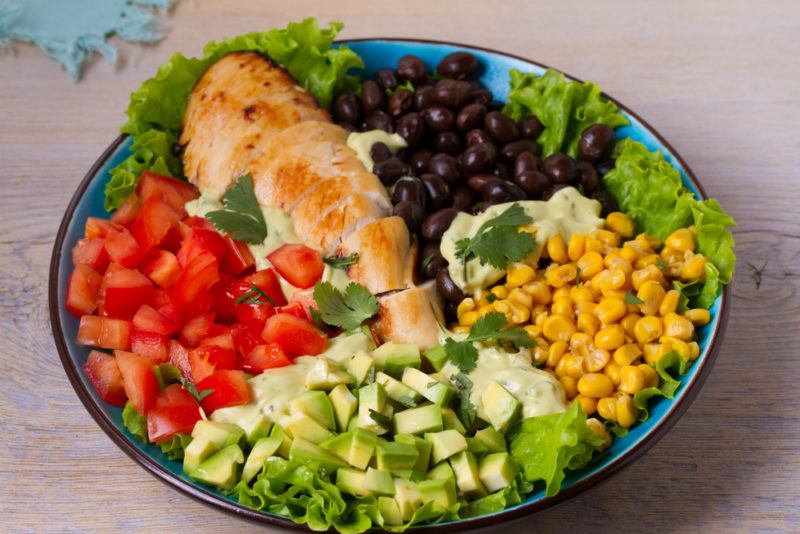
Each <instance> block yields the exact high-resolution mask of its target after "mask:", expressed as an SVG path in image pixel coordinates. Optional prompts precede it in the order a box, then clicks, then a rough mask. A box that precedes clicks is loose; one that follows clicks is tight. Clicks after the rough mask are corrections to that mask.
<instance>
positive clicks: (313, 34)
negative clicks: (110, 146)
mask: <svg viewBox="0 0 800 534" xmlns="http://www.w3.org/2000/svg"><path fill="white" fill-rule="evenodd" d="M340 29H341V25H339V24H331V26H330V27H329V28H328V29H321V28H320V27H319V26H318V25H317V23H316V21H315V20H313V19H307V20H305V21H303V22H301V23H293V24H290V25H289V26H288V28H286V29H275V30H271V31H269V32H265V33H252V34H247V35H244V36H240V37H236V38H234V39H229V40H225V41H222V42H218V43H209V44H208V45H207V46H206V47H205V49H204V53H203V56H202V57H200V58H186V57H184V56H182V55H180V54H176V55H175V56H173V57H172V58H171V59H170V60H169V61H168V62H167V63H166V64H164V65H163V66H162V67H161V68H160V69H159V71H158V73H157V74H156V76H154V77H153V78H151V79H150V80H147V81H146V82H144V83H143V84H142V86H141V87H140V88H139V89H138V90H137V91H136V92H134V93H133V95H132V97H131V103H130V106H129V108H128V112H127V113H128V121H127V122H126V124H125V125H124V126H123V127H122V131H123V132H125V133H127V134H130V135H131V136H132V137H133V144H132V146H131V154H130V156H129V157H128V158H127V159H126V160H125V161H124V162H123V163H122V164H120V165H119V166H117V167H115V168H114V169H112V170H111V178H110V180H109V182H108V184H107V186H106V197H105V206H106V209H107V210H108V211H109V212H110V213H111V215H110V218H108V219H103V218H97V217H90V218H89V219H88V220H87V222H86V228H85V235H84V238H83V239H81V240H79V242H78V243H77V244H76V245H75V247H74V249H73V253H72V256H73V263H74V265H75V267H74V270H73V272H72V274H71V276H70V279H69V283H68V288H67V295H66V302H65V305H66V308H67V310H68V311H69V312H70V313H71V314H73V315H74V316H76V317H78V318H80V326H79V330H78V335H77V341H78V343H80V344H82V345H85V346H86V347H89V348H91V350H90V352H88V356H87V359H86V363H85V365H84V366H83V370H84V372H85V374H86V376H87V378H88V379H89V381H90V382H91V383H92V384H93V386H94V387H95V389H96V391H97V393H98V395H99V396H100V397H101V398H102V399H103V400H104V401H106V402H108V403H110V404H112V405H115V406H119V407H120V408H122V419H123V422H124V424H125V426H126V428H127V429H128V431H129V432H130V433H131V435H133V436H134V437H135V438H136V439H140V440H142V441H143V442H146V443H154V444H157V445H158V446H159V447H160V448H161V450H162V451H163V453H164V454H165V455H167V457H168V458H169V459H170V460H172V461H175V462H182V466H183V470H184V472H185V473H186V474H187V475H188V476H189V477H191V478H192V479H194V480H195V481H197V482H198V483H201V484H204V485H207V486H210V487H214V488H216V489H218V490H219V491H221V492H223V493H225V494H226V495H229V496H231V497H232V498H234V499H237V500H238V501H239V502H241V503H242V504H244V505H246V506H248V507H251V508H254V509H258V510H264V511H266V512H269V513H272V514H276V515H280V516H283V517H287V518H290V519H291V520H293V521H295V522H298V523H304V524H306V525H308V526H309V527H310V528H311V529H313V530H327V529H331V528H333V529H336V530H337V531H339V532H343V533H350V532H353V533H355V532H363V531H365V530H367V529H370V528H383V529H386V530H389V531H398V532H399V531H403V530H405V529H406V528H408V527H410V526H413V525H421V524H431V523H436V522H440V521H446V520H451V519H459V518H469V517H475V516H480V515H485V514H489V513H493V512H497V511H500V510H503V509H505V508H507V507H509V506H513V505H515V504H519V503H521V502H523V501H524V500H525V498H526V495H528V494H530V493H531V492H533V491H534V490H538V489H544V490H545V493H546V495H548V496H551V495H555V494H556V493H557V492H558V491H559V489H560V487H561V483H562V481H563V480H564V477H565V473H566V472H567V471H569V470H578V469H581V468H583V467H584V466H586V465H587V464H589V463H590V462H592V461H593V459H596V458H598V457H599V456H600V455H602V454H603V451H604V449H605V448H607V447H608V446H609V445H610V443H611V442H612V440H613V439H614V437H615V436H621V435H624V434H625V433H626V432H627V429H629V428H630V427H632V426H633V425H635V424H637V422H640V421H643V420H646V419H647V417H648V409H647V407H648V401H649V400H650V399H651V398H653V397H669V398H671V397H672V396H673V395H674V393H675V391H676V390H677V388H678V387H679V385H680V382H679V379H680V374H683V373H685V372H686V369H688V367H689V366H690V365H691V364H692V362H693V361H694V360H695V359H696V358H697V357H698V356H699V354H700V346H699V344H698V341H697V331H698V329H701V328H702V327H703V326H704V325H705V324H707V323H708V322H709V321H710V320H711V314H710V312H709V310H708V309H709V307H710V306H711V305H712V304H713V302H714V301H715V299H716V297H717V296H718V294H719V293H720V291H721V288H722V286H723V285H724V284H727V283H728V282H730V280H731V277H732V274H733V268H734V262H735V256H734V254H733V252H732V246H733V238H732V235H731V233H730V231H729V230H728V229H727V228H728V227H730V226H732V225H733V224H734V221H733V220H732V219H731V218H730V217H729V216H728V215H726V214H725V212H724V211H723V210H722V208H721V207H720V206H719V204H718V203H717V202H716V201H714V200H706V201H700V200H697V199H696V198H695V197H694V195H693V194H692V193H691V192H689V191H688V190H686V188H685V187H684V186H683V184H682V182H681V178H680V174H679V172H678V171H677V170H676V169H675V168H673V167H672V166H671V165H670V164H669V162H667V161H666V160H665V159H664V156H663V154H661V153H659V152H650V151H649V150H648V149H647V148H646V147H645V146H643V145H641V144H640V143H637V142H635V141H633V140H631V139H617V138H616V137H615V132H614V130H615V128H618V127H620V126H623V125H625V124H627V119H626V118H625V116H624V115H623V114H622V113H621V112H620V111H619V110H618V109H617V107H616V105H615V104H614V103H613V102H611V101H609V100H607V99H606V98H605V97H603V95H602V94H601V91H600V89H599V88H598V87H597V86H596V85H594V84H591V83H579V82H574V81H569V80H567V79H566V78H565V77H564V76H563V75H561V74H559V73H557V72H554V71H547V72H546V73H544V74H543V75H537V74H532V73H522V72H518V71H511V84H510V88H509V92H508V95H507V98H506V99H505V102H504V103H499V102H496V101H494V99H493V97H492V95H491V93H490V92H489V91H487V90H486V89H485V88H484V87H483V86H481V84H480V83H479V82H478V81H476V80H475V78H476V77H477V73H478V72H479V71H480V69H481V65H479V63H478V60H477V59H476V58H475V56H473V55H472V54H470V53H469V52H456V53H453V54H450V55H448V56H446V57H445V58H444V59H443V60H442V61H441V62H440V63H439V64H438V65H435V66H431V65H426V64H425V63H424V62H422V60H421V59H420V58H417V57H415V56H410V55H409V56H404V57H403V58H401V59H400V60H399V62H398V63H397V64H396V65H393V66H392V65H387V66H386V68H385V69H382V70H379V71H377V72H376V73H375V75H374V76H373V77H372V78H367V77H362V76H359V75H358V74H357V73H358V72H359V69H361V68H363V66H364V65H363V62H362V60H361V58H360V57H359V56H358V55H357V54H355V53H354V52H353V51H352V50H350V49H348V48H347V47H345V46H339V47H333V46H332V44H333V39H334V38H335V36H336V34H337V33H338V31H339V30H340ZM432 67H435V70H433V71H431V70H430V69H431V68H432Z"/></svg>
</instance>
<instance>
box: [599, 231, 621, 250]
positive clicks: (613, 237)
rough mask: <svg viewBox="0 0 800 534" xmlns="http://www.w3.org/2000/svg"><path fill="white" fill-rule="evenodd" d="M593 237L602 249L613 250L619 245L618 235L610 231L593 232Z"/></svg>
mask: <svg viewBox="0 0 800 534" xmlns="http://www.w3.org/2000/svg"><path fill="white" fill-rule="evenodd" d="M594 237H595V238H597V240H598V241H600V242H601V243H602V244H603V248H604V249H609V248H615V247H616V246H618V245H619V235H617V234H615V233H614V232H612V231H610V230H603V229H600V230H595V231H594Z"/></svg>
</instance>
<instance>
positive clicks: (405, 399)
mask: <svg viewBox="0 0 800 534" xmlns="http://www.w3.org/2000/svg"><path fill="white" fill-rule="evenodd" d="M397 403H398V404H401V405H403V406H405V407H406V408H414V407H416V406H417V403H416V402H415V401H414V399H412V398H411V397H409V396H408V395H403V396H402V397H400V398H399V399H397Z"/></svg>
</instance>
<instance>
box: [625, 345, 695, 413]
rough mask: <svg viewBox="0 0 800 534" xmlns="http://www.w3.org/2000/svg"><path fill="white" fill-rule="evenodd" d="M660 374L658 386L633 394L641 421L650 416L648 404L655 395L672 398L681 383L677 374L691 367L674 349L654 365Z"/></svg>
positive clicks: (634, 403)
mask: <svg viewBox="0 0 800 534" xmlns="http://www.w3.org/2000/svg"><path fill="white" fill-rule="evenodd" d="M653 368H654V369H655V370H656V373H658V376H659V384H658V387H649V388H644V389H642V390H639V391H637V392H636V393H635V394H634V395H633V405H634V406H636V407H637V408H638V409H639V421H647V419H648V418H649V417H650V412H649V411H648V408H647V404H648V402H649V401H650V399H652V398H653V397H666V398H668V399H671V398H673V397H674V396H675V392H676V391H677V390H678V388H679V387H680V385H681V383H680V380H679V379H678V378H675V376H679V375H683V374H685V373H686V370H687V369H688V368H689V362H688V361H687V360H685V359H683V358H681V357H680V355H679V354H678V353H677V352H675V351H674V350H673V351H670V352H668V353H667V354H665V355H664V356H662V357H661V359H660V360H658V361H657V362H656V364H655V365H654V366H653Z"/></svg>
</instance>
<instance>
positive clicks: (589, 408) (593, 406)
mask: <svg viewBox="0 0 800 534" xmlns="http://www.w3.org/2000/svg"><path fill="white" fill-rule="evenodd" d="M575 400H576V401H578V402H579V403H581V409H582V410H583V413H584V414H586V415H592V414H593V413H594V412H596V411H597V399H593V398H591V397H585V396H583V395H581V394H578V395H577V396H576V397H575Z"/></svg>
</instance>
